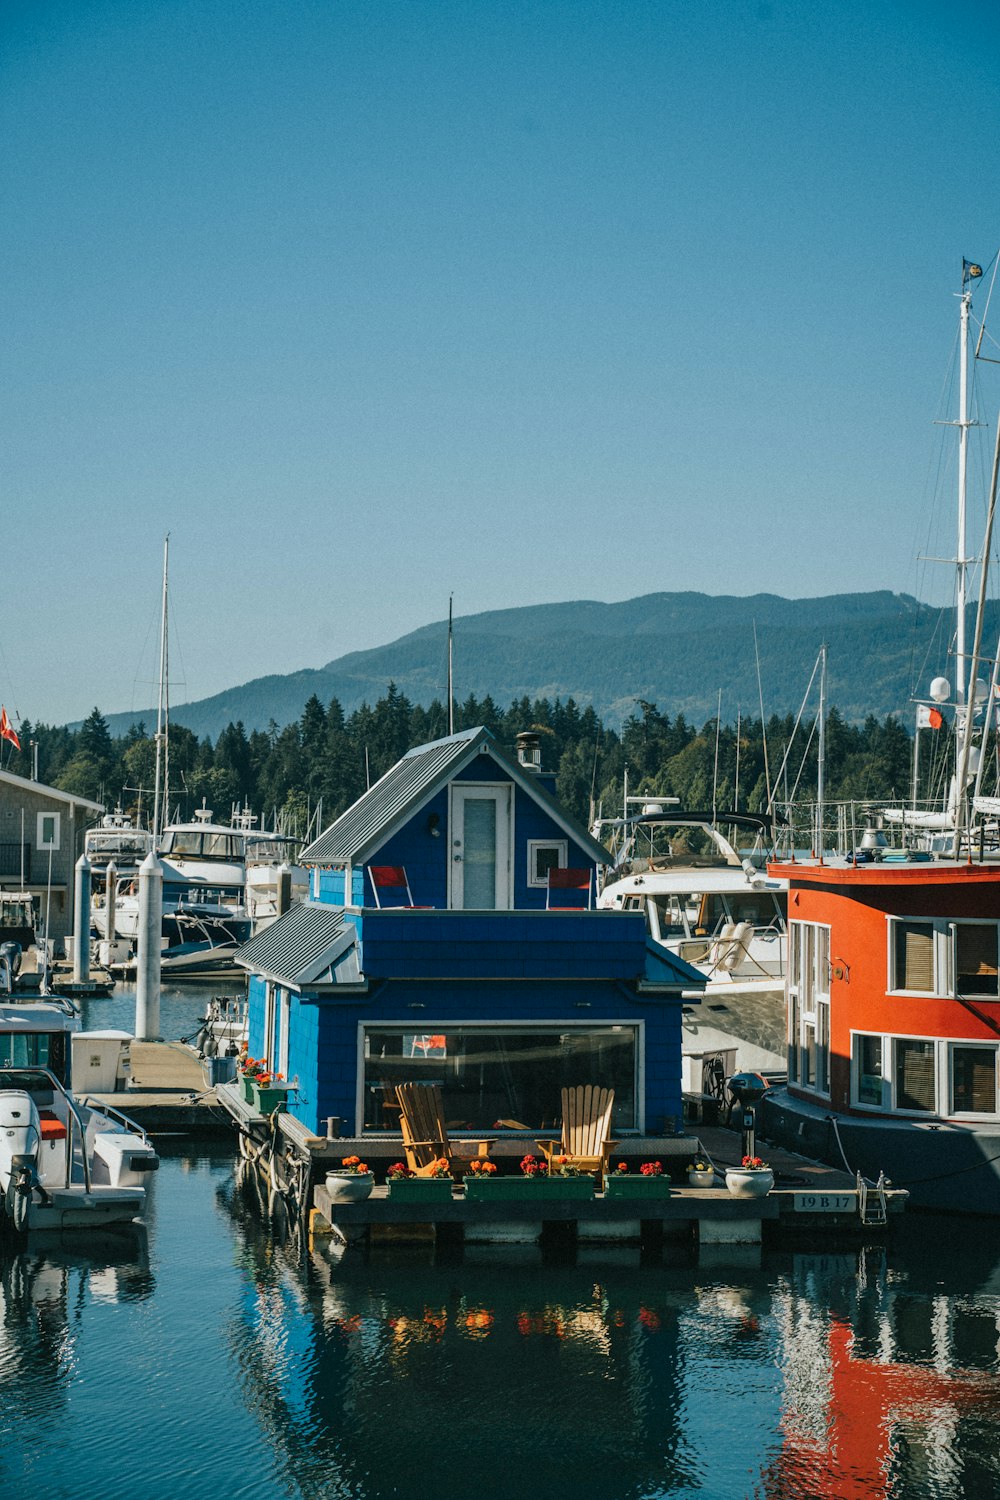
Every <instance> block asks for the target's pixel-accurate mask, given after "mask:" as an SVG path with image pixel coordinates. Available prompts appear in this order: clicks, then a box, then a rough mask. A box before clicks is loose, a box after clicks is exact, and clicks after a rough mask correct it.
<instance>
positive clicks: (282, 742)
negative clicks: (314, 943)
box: [5, 684, 951, 834]
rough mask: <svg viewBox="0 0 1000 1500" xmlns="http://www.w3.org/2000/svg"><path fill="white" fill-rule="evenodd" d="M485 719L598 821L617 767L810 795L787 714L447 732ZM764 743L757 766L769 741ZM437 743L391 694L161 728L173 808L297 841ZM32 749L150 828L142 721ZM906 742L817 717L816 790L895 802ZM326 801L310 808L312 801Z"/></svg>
mask: <svg viewBox="0 0 1000 1500" xmlns="http://www.w3.org/2000/svg"><path fill="white" fill-rule="evenodd" d="M479 724H485V725H486V726H487V727H488V728H490V729H491V730H492V731H493V733H494V734H495V735H496V737H497V739H498V741H499V743H500V744H501V745H502V746H503V747H504V748H506V749H507V750H509V751H510V752H511V753H513V750H514V744H515V736H516V735H517V734H518V733H519V732H520V731H521V730H526V729H533V730H536V731H538V732H539V735H540V738H541V745H542V763H543V768H544V769H546V770H550V771H554V772H555V774H556V779H557V792H558V795H559V797H560V799H561V800H562V801H563V802H564V803H565V804H566V805H567V806H568V807H569V808H570V809H572V811H574V812H575V813H576V814H577V816H578V817H580V818H581V819H584V820H586V819H587V818H588V817H589V815H590V812H591V808H592V806H600V804H601V803H602V802H603V808H604V813H605V815H606V816H613V815H615V813H616V812H617V811H618V810H619V809H620V807H621V797H622V785H623V777H624V773H625V768H626V766H627V767H628V775H629V785H630V789H631V790H632V791H634V792H640V791H648V792H650V793H657V794H660V795H671V796H676V797H679V798H680V799H681V800H682V802H683V803H685V804H686V805H687V806H691V807H702V808H704V807H711V806H712V805H713V802H714V803H715V805H717V806H718V807H719V808H733V807H734V806H735V805H736V804H737V801H738V804H739V806H740V807H741V808H745V809H747V810H750V811H760V810H763V809H764V808H765V807H766V805H767V801H768V795H767V793H768V785H769V783H770V784H771V785H772V786H774V785H775V783H779V790H780V795H781V799H782V800H787V799H792V800H809V799H810V798H811V797H812V796H813V795H814V793H815V786H816V773H817V763H816V746H817V736H816V733H815V728H816V726H815V724H814V723H813V722H812V721H809V722H803V724H801V725H800V726H799V728H798V731H797V733H796V734H795V736H794V742H793V744H792V750H791V753H790V754H789V755H788V756H787V757H786V756H785V751H786V747H787V746H788V745H789V742H790V741H792V739H793V729H794V718H793V716H792V715H790V714H789V715H772V716H771V717H770V718H769V720H768V721H767V723H766V725H762V724H761V721H760V719H759V718H754V717H744V718H742V719H741V721H740V724H739V731H738V732H737V729H736V726H735V724H732V723H730V724H718V723H717V722H716V720H715V719H709V720H708V721H706V722H703V723H702V724H701V726H700V727H698V728H696V727H695V725H694V724H692V723H690V722H689V721H688V720H687V718H686V717H685V715H684V714H683V713H679V714H676V715H673V716H671V715H668V714H667V713H665V712H662V711H661V710H660V709H659V708H658V706H657V705H656V704H655V703H654V702H652V701H650V700H642V701H641V702H640V703H639V704H638V706H637V710H636V712H634V713H631V714H629V716H628V717H627V718H626V720H625V723H624V726H623V727H622V729H621V731H620V732H618V731H616V730H614V729H612V728H610V727H608V726H607V725H606V724H604V723H602V721H601V719H600V717H599V716H598V714H597V713H596V712H595V711H594V709H593V708H590V707H587V708H580V707H579V705H578V704H577V703H575V702H574V701H573V699H567V700H565V701H563V700H561V699H559V698H554V699H549V698H537V699H534V700H532V699H529V698H527V697H522V698H520V699H517V700H516V701H514V702H512V703H511V704H510V705H509V707H507V708H506V709H502V708H500V707H498V705H497V703H496V701H495V700H494V698H492V697H490V696H489V695H487V696H485V697H483V698H479V699H477V698H474V697H470V698H468V699H466V701H465V702H464V703H462V704H461V705H459V706H458V707H457V712H456V728H459V729H462V728H471V727H474V726H476V725H479ZM765 732H766V742H767V769H765V757H764V740H765ZM446 733H447V711H446V708H445V706H444V704H443V703H442V702H441V701H440V700H435V701H434V702H432V703H431V704H430V706H429V707H427V708H424V707H421V706H419V705H415V704H413V703H411V702H410V700H409V699H408V698H407V697H406V696H405V695H404V694H403V693H402V692H400V691H399V689H398V688H397V687H396V686H395V685H394V684H390V686H389V690H388V692H387V693H385V694H384V695H383V696H382V697H380V698H379V699H378V700H377V701H376V702H375V703H374V706H368V705H365V706H363V707H361V708H359V709H355V710H354V712H352V713H350V714H345V712H344V709H343V707H342V705H341V704H340V703H339V702H338V701H337V700H336V699H335V700H333V701H332V702H330V703H328V704H325V705H324V704H323V703H322V702H321V701H320V700H319V698H317V697H315V696H314V697H312V698H310V699H309V701H308V702H307V704H306V706H305V709H304V711H303V713H302V714H301V716H300V717H299V718H297V719H296V720H295V721H294V722H292V723H290V724H287V725H286V726H285V727H284V728H279V726H278V725H277V724H276V723H274V722H273V721H272V723H270V724H269V725H268V726H267V728H265V729H254V730H251V731H250V732H249V733H248V732H247V731H246V729H245V727H244V726H243V724H242V723H233V724H229V725H227V726H226V728H225V729H224V730H223V732H222V733H221V734H220V735H219V736H218V737H217V738H216V739H215V740H214V741H213V740H212V739H211V738H209V737H207V736H206V737H205V738H203V739H200V740H199V739H198V738H197V737H196V736H195V735H194V734H193V733H192V732H191V731H190V730H189V729H186V728H183V727H180V726H172V727H171V730H170V788H171V790H170V810H171V814H172V815H173V814H178V813H179V814H180V815H181V816H182V817H183V816H190V815H191V813H192V811H193V809H194V808H195V807H198V806H201V805H202V802H203V801H204V802H205V804H206V805H207V806H209V807H211V808H213V809H214V811H215V813H216V816H217V817H220V818H223V819H228V817H229V816H230V813H231V812H232V810H233V808H234V807H236V806H237V805H239V806H240V807H242V808H244V809H249V810H252V811H253V812H254V813H255V814H256V815H257V816H258V817H259V818H260V819H261V820H262V822H263V825H264V826H267V827H271V826H275V825H276V824H278V823H280V824H281V825H282V826H283V827H284V828H285V829H286V831H289V832H293V833H294V832H298V833H300V834H304V833H305V832H306V830H307V828H308V827H309V825H310V823H312V824H313V826H314V831H315V825H316V824H317V822H321V823H322V824H323V825H326V824H328V823H329V822H331V821H332V820H333V818H334V817H336V816H337V814H338V813H340V812H341V811H343V809H344V808H345V807H347V806H349V805H350V804H351V803H352V802H353V801H354V800H355V799H356V798H357V797H358V796H360V794H361V793H362V792H363V791H364V789H365V787H366V785H368V784H369V782H373V781H375V780H376V779H377V778H378V777H379V776H381V775H382V774H383V772H385V771H386V770H387V769H388V768H389V767H390V766H391V765H392V764H393V763H394V762H395V761H396V760H397V759H398V758H399V757H400V756H401V755H402V754H404V752H405V751H406V750H408V749H410V748H411V747H413V746H414V745H418V744H423V743H425V742H427V741H428V740H433V739H437V738H440V737H441V736H443V735H444V734H446ZM923 738H924V741H925V742H926V743H925V746H924V755H925V757H926V767H925V770H926V771H928V772H929V771H931V770H932V767H933V765H934V764H936V765H937V767H938V768H939V770H940V771H942V772H943V771H944V769H945V767H946V765H947V762H948V758H949V754H950V751H949V746H950V743H951V736H950V733H949V732H948V730H947V729H945V730H942V731H941V732H940V733H939V734H938V735H937V736H934V735H930V734H925V735H924V736H923ZM31 740H36V741H37V743H38V750H39V767H38V769H39V777H40V779H41V780H42V781H45V782H48V783H50V784H52V785H55V786H58V787H62V788H63V789H65V790H67V791H73V792H77V793H78V794H80V795H82V796H86V797H91V798H94V799H95V800H98V801H100V802H103V803H104V804H105V805H106V806H108V807H114V806H115V804H116V803H120V804H121V806H122V807H123V808H125V809H126V810H128V811H130V812H132V813H133V814H135V815H138V816H139V817H140V818H141V819H144V820H146V821H148V817H149V812H150V807H151V800H152V794H151V789H152V787H153V777H154V764H155V745H154V740H153V738H152V737H151V735H150V733H149V731H148V727H147V726H146V725H145V724H142V723H138V724H134V725H132V726H131V727H130V728H129V730H128V731H127V733H125V734H124V735H121V736H118V737H115V736H113V735H112V734H111V733H110V730H109V727H108V722H107V720H106V718H105V717H104V716H103V715H102V714H101V712H100V711H99V709H96V708H95V709H94V711H93V713H92V714H91V715H90V717H89V718H88V719H87V720H86V722H85V723H84V724H83V725H82V726H81V728H80V729H78V730H75V731H73V730H70V729H67V728H54V727H49V726H46V725H41V724H38V725H31V724H28V723H24V724H22V725H21V743H22V747H23V748H22V750H21V751H20V752H16V751H15V752H14V753H13V754H12V755H11V756H10V759H9V761H7V762H5V765H6V768H7V769H9V770H12V771H14V772H16V773H18V774H19V775H22V776H27V775H29V774H30V755H31V746H30V743H29V742H30V741H31ZM911 761H912V741H911V739H910V737H909V735H908V734H907V732H906V730H905V728H904V727H903V725H902V723H901V722H900V720H899V719H897V718H895V717H893V716H889V717H887V718H885V719H883V720H879V719H876V718H875V717H874V716H869V717H868V719H867V720H866V721H865V722H864V723H863V724H861V725H851V724H849V723H847V721H846V720H845V718H844V716H843V715H842V714H841V713H840V712H839V711H838V710H837V709H835V708H834V709H831V710H830V712H829V715H828V717H827V721H826V788H827V795H828V797H830V798H831V799H834V798H853V799H858V800H867V799H886V798H896V797H900V796H906V795H908V792H909V785H910V771H911ZM320 805H321V806H320Z"/></svg>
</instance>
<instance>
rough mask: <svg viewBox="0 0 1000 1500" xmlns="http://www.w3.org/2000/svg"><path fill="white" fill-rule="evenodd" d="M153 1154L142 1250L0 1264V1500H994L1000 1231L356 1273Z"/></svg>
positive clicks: (4, 1257)
mask: <svg viewBox="0 0 1000 1500" xmlns="http://www.w3.org/2000/svg"><path fill="white" fill-rule="evenodd" d="M206 993H210V992H206ZM115 1003H117V1002H115ZM178 1003H179V1001H178ZM203 1003H204V995H203V994H202V995H201V996H197V997H196V1001H195V1003H194V1004H193V1005H189V1011H190V1020H196V1019H197V1016H198V1015H199V1014H200V1013H201V1011H200V1007H201V1006H202V1005H203ZM105 1004H107V1002H105ZM164 1014H165V1016H166V1010H164ZM178 1014H180V1012H179V1011H178ZM106 1017H107V1012H106V1011H105V1013H104V1016H103V1017H102V1018H101V1019H97V1018H96V1017H94V1016H93V1015H91V1016H90V1017H89V1018H87V1024H89V1025H90V1026H98V1025H116V1024H117V1025H120V1024H125V1025H126V1026H127V1025H128V1024H129V1020H128V1019H127V1020H126V1021H124V1022H122V1021H120V1020H118V1021H116V1020H109V1019H107V1018H106ZM187 1025H188V1021H187V1020H185V1021H184V1023H183V1027H182V1028H179V1029H178V1033H177V1034H183V1028H186V1027H187ZM164 1031H165V1034H167V1035H169V1034H170V1028H168V1026H167V1025H166V1024H165V1026H164ZM162 1149H163V1152H164V1160H163V1165H162V1168H161V1171H160V1172H159V1173H158V1174H157V1177H156V1179H155V1180H154V1183H153V1188H152V1193H151V1202H150V1205H149V1212H148V1225H147V1229H146V1232H145V1233H144V1234H142V1235H125V1236H124V1237H120V1238H115V1239H111V1238H108V1239H104V1238H102V1239H101V1240H100V1241H99V1242H95V1241H94V1240H93V1238H92V1237H77V1238H75V1239H71V1238H69V1237H66V1236H64V1237H63V1238H61V1239H49V1240H48V1241H47V1242H45V1241H42V1240H41V1239H40V1240H39V1241H38V1242H36V1243H31V1244H29V1246H28V1248H27V1249H26V1250H21V1251H19V1252H16V1253H15V1252H14V1251H12V1250H11V1249H10V1248H9V1247H8V1248H7V1249H4V1248H3V1247H2V1246H0V1495H2V1496H3V1497H4V1500H22V1497H24V1500H28V1497H29V1496H30V1497H32V1500H34V1497H45V1500H55V1497H72V1500H78V1497H82V1496H97V1495H102V1496H103V1495H109V1496H116V1497H121V1500H159V1497H166V1496H173V1495H175V1494H180V1495H183V1497H184V1500H203V1497H204V1500H208V1497H211V1500H217V1497H218V1496H220V1495H224V1496H227V1497H234V1500H266V1497H284V1496H288V1497H298V1496H302V1497H308V1500H312V1497H317V1500H319V1497H330V1500H376V1497H383V1496H395V1495H399V1496H406V1497H412V1496H414V1495H417V1496H419V1495H422V1494H426V1495H428V1496H429V1497H433V1500H468V1497H475V1500H500V1497H503V1500H509V1497H515V1500H517V1497H527V1500H533V1497H536V1496H537V1497H539V1500H581V1497H590V1496H594V1497H600V1500H647V1497H648V1500H652V1497H668V1496H669V1497H696V1496H697V1497H702V1500H739V1497H744V1496H746V1497H751V1496H752V1497H782V1500H803V1497H812V1496H831V1497H837V1500H845V1497H858V1500H861V1497H870V1496H880V1495H887V1496H893V1497H900V1500H911V1497H912V1500H917V1497H919V1500H928V1497H942V1500H944V1497H947V1500H955V1497H959V1496H961V1497H971V1500H978V1497H993V1496H1000V1475H998V1471H997V1461H996V1454H997V1452H998V1449H1000V1441H998V1440H1000V1379H998V1373H1000V1372H998V1363H1000V1360H998V1341H1000V1243H998V1242H1000V1235H998V1233H997V1229H996V1227H995V1226H993V1225H989V1224H975V1223H974V1222H972V1221H967V1222H966V1223H964V1224H963V1225H961V1226H958V1225H956V1224H955V1223H954V1222H947V1221H936V1220H933V1219H928V1218H920V1219H918V1218H916V1217H915V1216H914V1217H913V1218H912V1219H911V1220H910V1221H909V1222H908V1223H907V1224H905V1225H904V1228H903V1232H902V1234H901V1235H900V1236H899V1237H898V1238H897V1240H896V1242H895V1243H894V1245H893V1246H892V1247H890V1249H889V1250H888V1251H887V1252H885V1251H883V1250H882V1249H880V1248H871V1249H868V1250H865V1251H861V1252H859V1251H856V1250H855V1251H850V1252H847V1253H844V1254H834V1253H831V1254H827V1255H814V1254H803V1255H795V1256H793V1255H791V1254H786V1255H781V1256H773V1257H772V1256H768V1257H765V1260H764V1264H763V1266H753V1265H739V1264H732V1263H730V1264H717V1265H708V1264H704V1263H703V1264H701V1265H700V1266H693V1265H690V1264H687V1263H680V1264H657V1265H649V1266H640V1265H639V1264H638V1263H637V1262H636V1260H635V1257H634V1256H633V1255H632V1254H631V1252H608V1251H602V1252H599V1253H594V1255H593V1259H592V1260H589V1261H588V1262H587V1263H583V1261H582V1260H580V1261H578V1262H577V1263H575V1264H572V1265H550V1264H542V1263H541V1262H540V1261H539V1260H538V1259H537V1258H536V1254H535V1252H533V1251H532V1252H527V1251H523V1252H519V1251H517V1250H512V1249H507V1250H500V1249H491V1250H490V1251H489V1252H486V1251H476V1252H473V1251H472V1250H471V1249H470V1250H469V1251H467V1252H466V1256H465V1258H464V1259H463V1260H461V1261H457V1262H455V1261H453V1262H451V1263H447V1262H442V1263H434V1261H433V1258H432V1256H431V1254H430V1252H429V1251H427V1252H425V1251H423V1250H409V1251H406V1252H404V1251H402V1250H399V1249H397V1250H395V1251H393V1252H391V1253H389V1252H381V1253H374V1254H373V1255H371V1256H370V1257H369V1258H367V1259H366V1258H365V1257H364V1256H363V1255H362V1254H361V1253H359V1252H349V1253H348V1254H346V1255H340V1254H338V1253H337V1251H336V1250H335V1249H334V1248H333V1247H332V1246H331V1243H330V1242H329V1241H328V1240H317V1241H316V1242H315V1244H314V1245H312V1246H310V1245H309V1244H308V1243H307V1242H305V1241H304V1239H303V1238H302V1237H301V1236H300V1235H299V1234H297V1233H296V1232H295V1230H294V1228H290V1227H289V1226H288V1225H287V1224H282V1223H279V1222H276V1223H273V1224H272V1223H271V1222H270V1221H269V1220H268V1218H267V1214H266V1211H265V1209H266V1204H262V1203H261V1200H260V1197H259V1194H258V1191H257V1188H256V1186H255V1183H254V1180H253V1179H252V1178H248V1177H246V1176H245V1175H243V1169H238V1168H237V1167H236V1165H235V1162H234V1157H233V1153H232V1151H231V1149H230V1148H229V1146H228V1144H227V1143H224V1144H222V1145H219V1146H213V1147H212V1148H211V1149H209V1150H201V1151H198V1150H194V1149H191V1148H190V1147H188V1146H178V1145H177V1144H176V1143H174V1144H173V1145H171V1143H166V1142H165V1143H162Z"/></svg>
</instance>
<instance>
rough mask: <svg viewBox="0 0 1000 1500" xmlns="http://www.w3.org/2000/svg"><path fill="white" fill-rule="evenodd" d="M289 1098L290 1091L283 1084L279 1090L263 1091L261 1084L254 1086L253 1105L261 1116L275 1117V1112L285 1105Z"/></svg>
mask: <svg viewBox="0 0 1000 1500" xmlns="http://www.w3.org/2000/svg"><path fill="white" fill-rule="evenodd" d="M287 1098H288V1089H287V1088H285V1086H284V1085H283V1084H282V1085H280V1086H279V1087H278V1088H273V1089H262V1088H261V1087H260V1085H259V1084H257V1083H255V1084H254V1085H253V1098H252V1099H251V1101H250V1102H251V1104H253V1106H254V1108H255V1109H256V1111H257V1113H258V1114H259V1115H273V1114H274V1111H275V1110H276V1109H278V1108H279V1107H280V1106H281V1105H282V1104H284V1103H285V1101H286V1099H287Z"/></svg>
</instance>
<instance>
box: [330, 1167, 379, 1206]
mask: <svg viewBox="0 0 1000 1500" xmlns="http://www.w3.org/2000/svg"><path fill="white" fill-rule="evenodd" d="M374 1186H375V1174H374V1172H371V1171H369V1169H368V1164H367V1163H366V1162H363V1161H362V1160H361V1158H360V1156H345V1157H344V1158H343V1159H342V1160H341V1163H340V1166H339V1167H331V1168H330V1170H329V1171H328V1172H327V1174H326V1190H327V1192H328V1193H329V1194H330V1199H331V1201H332V1202H333V1203H361V1202H362V1201H363V1200H364V1199H365V1198H368V1197H370V1196H371V1190H372V1188H373V1187H374Z"/></svg>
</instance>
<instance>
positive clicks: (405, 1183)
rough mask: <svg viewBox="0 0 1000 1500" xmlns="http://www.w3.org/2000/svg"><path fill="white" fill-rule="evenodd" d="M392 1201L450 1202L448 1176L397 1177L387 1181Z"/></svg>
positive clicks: (450, 1182) (451, 1186) (451, 1183)
mask: <svg viewBox="0 0 1000 1500" xmlns="http://www.w3.org/2000/svg"><path fill="white" fill-rule="evenodd" d="M387 1186H388V1189H389V1197H390V1198H391V1199H392V1201H393V1203H450V1202H451V1197H452V1192H451V1190H452V1188H453V1187H454V1186H455V1184H454V1183H453V1182H452V1180H451V1178H450V1177H397V1178H395V1179H394V1180H392V1181H390V1182H389V1183H387Z"/></svg>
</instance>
